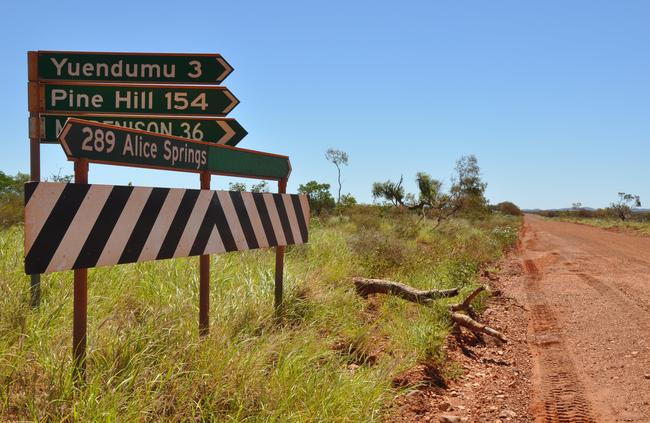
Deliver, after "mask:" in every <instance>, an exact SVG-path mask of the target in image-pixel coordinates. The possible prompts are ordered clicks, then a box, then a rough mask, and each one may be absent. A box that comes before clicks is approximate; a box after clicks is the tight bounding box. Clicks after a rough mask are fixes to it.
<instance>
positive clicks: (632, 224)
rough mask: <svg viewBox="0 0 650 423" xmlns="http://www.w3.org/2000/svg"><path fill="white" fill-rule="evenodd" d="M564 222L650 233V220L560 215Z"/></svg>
mask: <svg viewBox="0 0 650 423" xmlns="http://www.w3.org/2000/svg"><path fill="white" fill-rule="evenodd" d="M556 219H557V220H561V221H563V222H572V223H581V224H583V225H591V226H596V227H599V228H604V229H622V230H625V231H630V232H635V233H639V234H643V235H650V221H638V220H626V221H622V220H620V219H618V218H614V217H612V218H586V217H559V218H556Z"/></svg>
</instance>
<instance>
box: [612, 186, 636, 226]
mask: <svg viewBox="0 0 650 423" xmlns="http://www.w3.org/2000/svg"><path fill="white" fill-rule="evenodd" d="M634 207H641V197H639V196H638V195H633V194H626V193H624V192H619V193H618V201H617V202H615V203H611V204H610V206H609V208H610V209H611V210H612V211H613V212H614V214H616V216H618V218H619V219H621V220H623V221H625V220H627V219H628V218H629V217H630V216H631V215H632V208H634Z"/></svg>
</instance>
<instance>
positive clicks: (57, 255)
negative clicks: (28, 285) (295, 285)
mask: <svg viewBox="0 0 650 423" xmlns="http://www.w3.org/2000/svg"><path fill="white" fill-rule="evenodd" d="M308 222H309V203H308V201H307V197H306V196H305V195H295V194H271V193H250V192H236V191H210V190H197V189H172V188H147V187H132V186H113V185H95V184H92V185H89V184H61V183H52V182H30V183H27V184H26V185H25V272H26V273H28V274H32V273H48V272H56V271H62V270H70V269H84V268H89V267H99V266H108V265H114V264H124V263H135V262H142V261H149V260H160V259H168V258H172V257H189V256H196V255H201V254H214V253H223V252H227V251H243V250H250V249H256V248H267V247H274V246H286V245H292V244H303V243H306V242H307V238H308V232H307V224H308Z"/></svg>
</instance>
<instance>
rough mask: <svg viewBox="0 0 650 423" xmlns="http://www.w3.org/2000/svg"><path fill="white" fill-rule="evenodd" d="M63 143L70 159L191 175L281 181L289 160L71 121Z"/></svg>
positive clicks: (272, 155)
mask: <svg viewBox="0 0 650 423" xmlns="http://www.w3.org/2000/svg"><path fill="white" fill-rule="evenodd" d="M59 141H60V142H61V145H62V146H63V149H64V150H65V153H66V155H67V156H68V158H69V159H71V160H73V159H77V158H83V159H88V160H89V161H91V162H95V163H104V164H113V165H123V166H137V167H150V168H156V169H164V170H180V171H187V172H205V171H207V172H210V173H211V174H219V175H230V176H238V177H249V178H261V179H272V180H281V179H284V178H287V177H288V176H289V174H290V173H291V164H290V163H289V158H288V157H287V156H280V155H276V154H270V153H263V152H259V151H253V150H246V149H241V148H235V147H230V146H223V145H216V144H211V143H205V142H200V141H194V140H190V139H186V138H180V137H172V136H166V135H160V134H154V133H150V132H146V131H139V130H137V129H129V128H122V127H119V126H114V125H106V124H102V123H97V122H89V121H85V120H79V119H68V121H67V123H66V125H65V126H64V128H63V131H62V132H61V134H60V135H59Z"/></svg>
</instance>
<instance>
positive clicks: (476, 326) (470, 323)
mask: <svg viewBox="0 0 650 423" xmlns="http://www.w3.org/2000/svg"><path fill="white" fill-rule="evenodd" d="M451 319H452V320H453V321H454V323H456V324H457V325H458V326H462V327H464V328H467V329H469V330H471V331H472V332H474V333H485V334H487V335H490V336H493V337H495V338H497V339H498V340H499V341H501V342H508V340H507V339H506V337H505V335H503V334H502V333H501V332H499V331H497V330H495V329H492V328H491V327H489V326H487V325H484V324H483V323H479V322H477V321H476V320H474V319H472V318H471V317H469V316H468V315H467V314H461V313H456V312H451Z"/></svg>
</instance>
